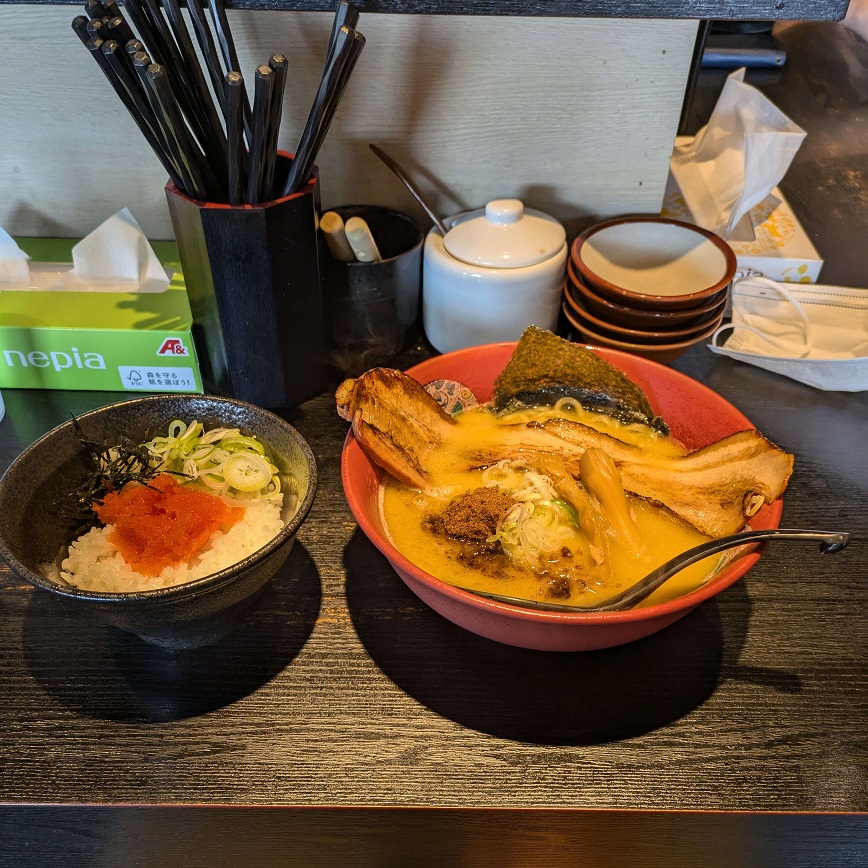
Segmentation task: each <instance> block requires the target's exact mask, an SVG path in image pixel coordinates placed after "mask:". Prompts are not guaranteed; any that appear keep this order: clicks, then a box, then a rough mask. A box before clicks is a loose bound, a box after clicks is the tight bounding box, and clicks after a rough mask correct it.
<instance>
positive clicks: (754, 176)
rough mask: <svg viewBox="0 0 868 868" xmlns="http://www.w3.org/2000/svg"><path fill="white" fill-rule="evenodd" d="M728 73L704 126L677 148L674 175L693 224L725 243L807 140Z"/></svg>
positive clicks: (735, 75)
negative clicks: (687, 142)
mask: <svg viewBox="0 0 868 868" xmlns="http://www.w3.org/2000/svg"><path fill="white" fill-rule="evenodd" d="M744 72H745V71H744V69H743V68H742V69H737V70H736V71H735V72H733V73H731V74H730V75H729V77H728V78H727V80H726V84H724V86H723V90H722V91H721V94H720V97H719V98H718V101H717V105H716V106H715V107H714V111H713V112H712V114H711V118H710V119H709V121H708V124H707V125H706V126H704V127H703V128H702V129H701V130H700V131H699V132H698V133H697V134H696V136H695V138H694V139H693V141H692V142H690V143H689V144H687V145H684V146H680V147H677V148H676V149H675V152H674V154H673V156H672V163H671V168H672V174H673V175H674V176H675V180H676V181H677V182H678V186H679V187H680V188H681V192H682V194H683V195H684V199H685V201H686V203H687V206H688V208H690V211H691V213H692V215H693V220H694V222H695V223H696V224H697V225H699V226H702V227H703V228H704V229H709V230H710V231H712V232H715V233H717V234H718V235H721V236H723V237H724V238H729V237H730V236H731V235H732V233H733V230H734V229H735V227H736V226H737V224H738V222H739V221H740V220H741V219H742V217H744V216H745V214H747V213H748V211H750V209H751V208H753V207H755V206H756V205H758V204H759V203H760V202H762V201H763V200H764V199H765V198H766V197H767V196H768V195H769V194H770V193H771V192H772V190H773V189H774V188H775V187H776V186H777V185H778V183H779V182H780V180H781V179H782V178H783V177H784V175H785V174H786V171H787V169H788V168H789V167H790V163H791V162H792V160H793V157H794V156H795V154H796V151H798V149H799V147H800V146H801V144H802V141H803V140H804V138H805V131H804V130H802V129H801V128H800V127H798V126H796V124H794V123H793V122H792V121H791V120H790V119H789V118H788V117H787V116H786V115H785V114H784V113H783V112H782V111H781V110H780V109H779V108H778V107H777V106H776V105H774V103H772V102H770V101H769V100H768V99H767V98H766V97H765V96H763V94H761V93H760V92H759V91H758V90H757V89H756V88H754V87H751V86H750V85H749V84H745V82H744Z"/></svg>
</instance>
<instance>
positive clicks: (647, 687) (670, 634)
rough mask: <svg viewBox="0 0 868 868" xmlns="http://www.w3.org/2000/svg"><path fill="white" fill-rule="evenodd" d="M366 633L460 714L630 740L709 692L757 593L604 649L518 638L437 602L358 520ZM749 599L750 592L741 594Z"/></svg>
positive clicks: (534, 736)
mask: <svg viewBox="0 0 868 868" xmlns="http://www.w3.org/2000/svg"><path fill="white" fill-rule="evenodd" d="M344 567H345V569H346V574H347V578H346V595H347V605H348V607H349V611H350V616H351V618H352V621H353V625H354V626H355V629H356V632H357V634H358V636H359V639H360V640H361V642H362V643H363V645H364V646H365V648H366V649H367V651H368V653H369V654H370V655H371V657H372V658H373V660H374V661H375V662H376V663H377V665H378V666H379V667H380V668H381V669H382V671H383V672H384V673H385V674H386V675H387V676H388V677H389V678H390V679H391V680H392V681H393V682H394V683H395V684H396V685H397V686H398V687H400V688H401V689H402V690H404V691H405V692H406V693H407V694H409V695H410V696H412V697H413V698H414V699H415V700H417V701H418V702H420V703H422V704H423V705H424V706H426V707H427V708H429V709H430V710H431V711H434V712H435V713H437V714H440V715H442V716H443V717H446V718H448V719H450V720H452V721H454V722H455V723H458V724H460V725H462V726H466V727H468V728H470V729H474V730H477V731H479V732H483V733H487V734H489V735H492V736H495V737H498V738H506V739H511V740H514V741H520V742H527V743H532V744H540V745H591V744H602V743H606V742H613V741H619V740H622V739H626V738H631V737H635V736H639V735H642V734H644V733H648V732H652V731H653V730H656V729H659V728H661V727H663V726H666V725H668V724H670V723H672V722H674V721H676V720H678V719H679V718H681V717H683V716H684V715H686V714H688V713H689V712H691V711H693V710H694V709H695V708H697V707H699V706H700V705H702V704H703V702H705V700H706V699H708V698H709V697H710V696H711V695H712V694H713V693H714V691H715V689H716V687H717V685H718V683H719V681H720V680H721V678H722V670H723V669H724V667H729V666H731V665H733V664H734V662H735V661H736V660H737V659H738V654H739V652H740V651H741V648H742V647H743V645H744V640H745V636H746V632H747V623H748V619H749V611H750V600H749V597H748V595H747V591H746V590H745V588H744V584H743V583H737V584H736V585H735V586H733V587H732V588H730V589H728V590H727V592H726V593H727V594H728V595H730V596H731V597H732V598H733V599H731V600H730V601H728V604H727V605H726V607H725V610H726V619H725V620H724V619H723V618H722V611H723V607H721V606H719V605H718V602H717V600H716V599H713V600H709V601H707V602H705V603H703V604H702V605H700V606H699V607H698V608H697V609H695V610H694V611H693V612H692V613H690V614H689V615H687V616H686V617H684V618H682V619H681V620H680V621H677V622H676V623H675V624H673V625H671V626H670V627H667V628H666V629H664V630H662V631H660V632H659V633H655V634H654V635H652V636H649V637H647V638H645V639H641V640H639V641H637V642H632V643H630V644H628V645H622V646H619V647H615V648H608V649H605V650H599V651H584V652H573V653H555V652H545V651H531V650H527V649H523V648H514V647H512V646H509V645H503V644H500V643H498V642H493V641H491V640H489V639H485V638H483V637H481V636H477V635H475V634H473V633H470V632H469V631H467V630H465V629H463V628H461V627H458V626H457V625H455V624H453V623H451V622H450V621H448V620H446V619H445V618H443V617H441V616H440V615H438V614H437V613H436V612H434V611H433V610H432V609H429V608H428V606H426V605H425V604H424V603H423V602H422V601H421V600H420V599H418V598H417V597H416V596H415V595H414V594H413V593H412V591H410V590H409V588H407V587H406V586H405V585H404V583H403V582H402V581H401V579H400V577H399V576H398V575H397V574H396V573H395V572H394V570H393V569H392V568H391V566H390V565H389V562H388V560H387V559H386V558H385V557H384V556H383V555H381V554H380V552H379V551H378V550H377V549H376V548H375V547H374V546H373V544H372V543H371V542H370V541H369V540H368V539H367V537H366V536H365V535H364V534H363V532H362V531H360V530H357V531H356V533H355V534H354V536H353V537H352V539H351V540H350V542H349V543H348V545H347V547H346V549H345V551H344ZM736 598H738V599H736Z"/></svg>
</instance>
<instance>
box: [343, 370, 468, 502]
mask: <svg viewBox="0 0 868 868" xmlns="http://www.w3.org/2000/svg"><path fill="white" fill-rule="evenodd" d="M335 400H336V402H337V410H338V415H340V416H341V417H342V418H344V419H346V420H347V421H348V422H352V425H353V434H354V435H355V437H356V440H357V442H358V444H359V446H361V448H362V450H363V451H364V452H365V454H366V455H367V456H368V457H369V458H370V459H371V461H373V462H374V463H375V464H377V465H379V466H380V467H382V468H383V469H384V470H386V471H388V472H389V473H391V474H392V476H394V477H395V478H396V479H400V480H401V482H404V483H406V484H407V485H410V486H412V487H413V488H422V489H424V488H427V486H428V468H427V466H426V461H427V458H428V456H429V455H430V454H431V453H432V452H433V451H434V450H436V449H438V448H439V447H440V446H442V445H443V444H444V443H445V442H446V441H447V440H448V438H449V436H450V434H451V433H452V429H453V428H454V426H455V420H454V419H453V418H452V417H451V416H450V415H449V414H448V413H447V412H446V411H445V410H443V408H442V407H441V406H440V405H439V404H438V403H437V402H436V401H435V400H434V399H433V398H432V397H431V396H430V395H429V394H428V393H427V392H426V391H425V389H424V388H423V387H422V385H421V384H420V383H418V382H417V381H416V380H414V379H413V378H412V377H408V376H407V375H406V374H404V373H403V372H401V371H396V370H393V369H392V368H373V369H372V370H370V371H366V372H365V373H364V374H362V375H361V376H360V377H357V378H356V379H353V380H344V382H343V383H341V385H340V386H338V390H337V392H336V393H335Z"/></svg>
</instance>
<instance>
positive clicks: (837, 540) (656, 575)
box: [456, 529, 850, 613]
mask: <svg viewBox="0 0 868 868" xmlns="http://www.w3.org/2000/svg"><path fill="white" fill-rule="evenodd" d="M765 540H789V541H796V540H814V541H816V542H819V543H820V551H821V552H822V553H823V554H831V553H833V552H839V551H841V550H842V549H843V548H846V546H847V543H849V542H850V534H848V533H843V532H841V531H820V530H798V529H790V530H784V529H775V530H749V531H744V532H742V533H736V534H733V535H732V536H726V537H722V538H721V539H715V540H711V541H710V542H706V543H702V544H701V545H698V546H694V547H693V548H692V549H688V550H687V551H686V552H682V553H681V554H680V555H677V556H676V557H674V558H672V559H671V560H668V561H666V563H665V564H663V565H662V566H659V567H657V569H656V570H652V571H651V572H650V573H648V575H647V576H645V578H644V579H640V580H639V581H638V582H636V583H635V584H633V585H631V586H630V587H629V588H627V589H626V590H625V591H622V592H621V593H619V594H615V595H614V596H612V597H607V598H606V599H604V600H602V601H600V602H599V603H590V604H588V605H576V606H574V605H566V604H564V603H549V602H546V601H543V600H525V599H523V598H520V597H509V596H506V595H504V594H492V593H489V592H487V591H474V590H473V589H472V588H464V587H460V586H456V587H459V590H462V591H467V592H468V593H470V594H475V595H476V596H478V597H486V598H487V599H489V600H496V601H497V602H499V603H509V604H510V605H513V606H522V607H523V608H530V609H541V610H544V611H546V612H573V613H576V612H620V611H623V610H625V609H631V608H632V607H633V606H635V605H636V604H637V603H640V602H641V601H642V600H644V599H645V598H646V597H648V596H649V595H650V594H652V593H653V592H654V591H656V590H657V588H659V587H660V586H661V585H663V584H664V583H665V582H667V581H669V579H671V578H672V577H673V576H674V575H676V574H677V573H679V572H681V570H683V569H684V568H685V567H689V566H690V565H691V564H695V563H696V562H697V561H701V560H703V559H704V558H707V557H710V556H711V555H716V554H718V553H719V552H722V551H726V550H727V549H731V548H735V547H737V546H745V545H749V544H750V543H756V542H763V541H765Z"/></svg>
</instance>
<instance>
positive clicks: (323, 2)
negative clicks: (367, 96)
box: [0, 0, 848, 21]
mask: <svg viewBox="0 0 868 868" xmlns="http://www.w3.org/2000/svg"><path fill="white" fill-rule="evenodd" d="M24 2H25V3H27V4H32V5H58V4H64V5H71V4H74V3H75V2H76V0H24ZM2 3H10V4H12V3H16V4H20V3H21V0H0V4H2ZM356 5H358V6H360V7H361V8H362V9H363V10H364V11H365V12H381V13H382V12H385V13H400V14H406V13H411V14H428V15H486V16H508V15H516V16H522V17H528V16H557V17H579V18H726V19H728V20H740V19H746V20H749V21H752V20H761V21H773V20H775V21H776V20H778V19H787V20H811V21H813V20H817V21H819V20H839V19H841V18H843V17H844V15H845V13H846V11H847V5H848V0H631V2H629V3H624V2H623V0H582V2H581V3H577V2H575V0H530V2H526V0H361V2H359V3H358V4H356ZM226 6H227V7H230V8H232V9H272V10H277V9H279V10H305V11H309V12H321V11H324V10H329V11H330V10H332V9H333V8H334V4H333V3H332V2H330V0H235V2H228V3H227V4H226Z"/></svg>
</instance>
